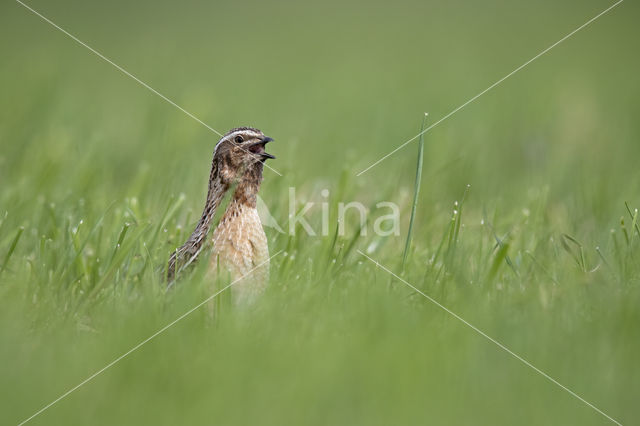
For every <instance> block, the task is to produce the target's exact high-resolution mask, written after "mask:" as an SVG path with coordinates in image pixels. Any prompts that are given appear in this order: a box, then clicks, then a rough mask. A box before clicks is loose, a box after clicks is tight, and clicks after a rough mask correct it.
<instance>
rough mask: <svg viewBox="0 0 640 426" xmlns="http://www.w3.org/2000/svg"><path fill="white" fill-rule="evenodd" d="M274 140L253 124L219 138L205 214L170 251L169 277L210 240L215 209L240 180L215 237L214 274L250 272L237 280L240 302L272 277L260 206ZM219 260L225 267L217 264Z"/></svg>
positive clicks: (235, 276)
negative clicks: (266, 148) (267, 148)
mask: <svg viewBox="0 0 640 426" xmlns="http://www.w3.org/2000/svg"><path fill="white" fill-rule="evenodd" d="M271 140H272V139H271V138H269V137H266V136H265V135H264V134H263V133H262V132H261V131H260V130H258V129H254V128H250V127H241V128H237V129H233V130H231V131H229V132H228V133H227V134H225V135H224V136H223V137H222V138H221V139H220V141H219V142H218V144H217V145H216V148H215V151H214V154H213V161H212V166H211V174H210V177H209V191H208V194H207V202H206V204H205V208H204V211H203V212H202V217H201V218H200V221H199V222H198V225H197V226H196V229H195V230H194V231H193V233H192V234H191V236H190V237H189V239H188V240H187V242H186V243H185V244H183V245H182V246H181V247H180V248H178V249H177V250H176V252H175V253H173V254H172V255H171V257H170V259H169V266H168V272H167V278H168V281H169V283H171V282H173V280H174V279H175V276H176V273H177V272H179V271H180V270H181V269H182V268H184V267H185V266H187V265H188V264H190V263H192V262H193V261H195V260H196V259H197V258H198V256H199V254H200V252H201V251H202V249H203V248H204V247H206V246H208V244H207V234H208V232H209V229H210V227H211V222H212V220H213V217H214V216H215V212H216V209H217V208H218V206H219V205H220V202H221V201H222V199H223V197H224V195H225V194H226V193H227V191H229V189H230V188H232V187H234V186H235V190H234V192H233V195H232V197H231V200H230V201H229V204H228V206H227V209H226V210H225V212H224V214H223V216H222V218H221V219H220V222H219V224H218V226H217V227H216V229H215V231H214V233H213V237H212V239H211V240H210V243H211V247H212V250H211V258H210V259H209V271H210V272H211V274H210V277H211V279H212V280H214V279H215V277H216V276H219V275H221V274H220V273H224V272H227V271H228V274H229V275H230V278H231V279H232V280H237V279H239V278H241V277H243V276H245V275H247V274H249V272H251V273H250V274H249V275H247V276H246V277H244V278H242V279H241V280H240V281H238V282H237V283H235V284H234V285H233V287H232V297H233V299H234V302H235V303H247V302H251V301H253V300H254V299H255V297H256V296H257V295H259V294H260V293H261V292H262V291H264V289H265V287H266V285H267V282H268V280H269V262H268V259H269V248H268V244H267V237H266V235H265V233H264V229H263V228H262V223H261V222H260V217H259V216H258V210H257V209H256V201H257V200H256V197H257V194H258V190H259V189H260V183H261V182H262V170H263V165H264V164H263V163H264V161H265V160H266V159H267V158H275V157H273V156H272V155H270V154H267V153H266V152H265V151H264V146H265V144H266V143H268V142H269V141H271ZM218 265H220V267H221V268H223V269H224V270H223V271H220V270H218ZM258 265H260V266H259V267H258ZM254 268H255V270H253V269H254Z"/></svg>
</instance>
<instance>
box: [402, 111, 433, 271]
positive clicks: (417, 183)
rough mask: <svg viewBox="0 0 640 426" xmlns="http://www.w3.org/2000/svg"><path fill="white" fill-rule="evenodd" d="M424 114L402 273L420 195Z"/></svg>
mask: <svg viewBox="0 0 640 426" xmlns="http://www.w3.org/2000/svg"><path fill="white" fill-rule="evenodd" d="M428 115H429V114H427V113H425V114H424V117H423V118H422V126H421V127H420V140H419V141H418V164H417V166H416V181H415V184H414V189H413V204H412V205H411V218H410V219H409V230H408V231H407V241H406V242H405V245H404V253H403V255H402V270H403V271H404V265H405V263H406V262H407V256H408V255H409V249H410V248H411V235H412V233H413V221H414V220H415V217H416V209H417V207H418V195H419V194H420V181H421V180H422V160H423V153H424V133H423V131H424V126H425V124H426V122H427V116H428Z"/></svg>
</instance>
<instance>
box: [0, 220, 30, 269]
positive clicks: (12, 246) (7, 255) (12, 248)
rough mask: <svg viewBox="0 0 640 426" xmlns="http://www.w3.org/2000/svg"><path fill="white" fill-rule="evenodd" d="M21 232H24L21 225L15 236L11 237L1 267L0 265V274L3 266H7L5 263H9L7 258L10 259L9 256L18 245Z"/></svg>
mask: <svg viewBox="0 0 640 426" xmlns="http://www.w3.org/2000/svg"><path fill="white" fill-rule="evenodd" d="M23 232H24V228H23V227H22V226H21V227H20V229H18V232H17V233H16V236H15V237H14V238H13V241H12V242H11V245H10V246H9V251H8V252H7V254H6V255H5V256H4V261H3V262H2V267H0V274H2V273H3V272H4V270H5V268H6V267H7V264H8V263H9V259H11V256H12V255H13V252H14V251H15V250H16V247H17V246H18V241H20V237H21V236H22V233H23Z"/></svg>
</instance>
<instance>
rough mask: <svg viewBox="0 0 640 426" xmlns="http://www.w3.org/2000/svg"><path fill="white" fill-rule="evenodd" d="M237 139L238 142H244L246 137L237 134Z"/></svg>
mask: <svg viewBox="0 0 640 426" xmlns="http://www.w3.org/2000/svg"><path fill="white" fill-rule="evenodd" d="M235 141H236V143H242V142H244V139H242V136H236V139H235Z"/></svg>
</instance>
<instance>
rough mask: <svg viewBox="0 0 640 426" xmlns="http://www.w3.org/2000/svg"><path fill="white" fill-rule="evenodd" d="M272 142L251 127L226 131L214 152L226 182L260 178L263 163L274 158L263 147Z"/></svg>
mask: <svg viewBox="0 0 640 426" xmlns="http://www.w3.org/2000/svg"><path fill="white" fill-rule="evenodd" d="M272 140H273V139H271V138H270V137H268V136H265V135H264V133H262V132H261V131H260V130H258V129H254V128H252V127H238V128H235V129H232V130H230V131H228V132H227V133H226V134H225V135H224V136H222V138H221V139H220V141H219V142H218V144H217V145H216V149H215V152H214V158H217V160H218V168H219V172H220V173H222V175H223V177H225V178H226V179H227V180H228V181H232V180H237V179H242V178H243V177H245V176H247V177H259V178H261V177H262V168H263V165H264V162H265V161H266V160H267V159H269V158H271V159H274V158H276V157H274V156H273V155H271V154H269V153H267V152H266V151H265V145H266V144H267V143H269V142H271V141H272Z"/></svg>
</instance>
